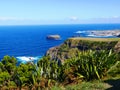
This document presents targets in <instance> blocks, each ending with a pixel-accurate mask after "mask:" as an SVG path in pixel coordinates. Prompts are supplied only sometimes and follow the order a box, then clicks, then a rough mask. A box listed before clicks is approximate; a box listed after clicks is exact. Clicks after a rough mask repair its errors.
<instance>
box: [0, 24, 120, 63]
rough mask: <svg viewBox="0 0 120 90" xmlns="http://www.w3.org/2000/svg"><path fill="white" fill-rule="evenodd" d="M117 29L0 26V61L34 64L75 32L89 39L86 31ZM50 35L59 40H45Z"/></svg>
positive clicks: (118, 26) (117, 26)
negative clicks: (9, 59)
mask: <svg viewBox="0 0 120 90" xmlns="http://www.w3.org/2000/svg"><path fill="white" fill-rule="evenodd" d="M117 29H120V24H79V25H78V24H76V25H33V26H32V25H31V26H30V25H29V26H25V25H24V26H0V59H2V58H3V57H4V56H5V55H9V56H14V57H16V58H17V60H18V62H19V63H21V62H22V63H25V62H27V61H30V58H32V60H33V61H34V62H36V61H37V60H38V59H39V58H41V57H42V56H43V55H44V54H45V53H46V51H47V50H48V49H49V48H51V47H54V46H57V45H60V44H61V43H63V42H64V41H65V40H66V39H67V38H70V37H72V36H74V35H75V32H77V31H81V36H82V37H90V35H89V33H87V32H86V31H90V30H117ZM51 34H59V35H60V36H61V39H60V40H47V39H46V36H47V35H51Z"/></svg>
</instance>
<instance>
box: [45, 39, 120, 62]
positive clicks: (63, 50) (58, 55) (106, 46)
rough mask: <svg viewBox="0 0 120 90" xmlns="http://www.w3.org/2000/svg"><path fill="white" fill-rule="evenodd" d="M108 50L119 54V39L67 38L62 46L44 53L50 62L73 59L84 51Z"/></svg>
mask: <svg viewBox="0 0 120 90" xmlns="http://www.w3.org/2000/svg"><path fill="white" fill-rule="evenodd" d="M90 49H91V50H110V49H113V50H114V51H115V52H120V38H80V37H79V38H69V39H67V40H66V41H65V42H64V43H63V44H61V45H60V46H57V47H52V48H50V49H49V50H48V51H47V52H46V56H47V55H49V56H50V58H51V60H60V61H61V62H63V61H64V60H66V59H69V58H72V57H75V56H77V55H78V53H79V52H80V51H85V50H90Z"/></svg>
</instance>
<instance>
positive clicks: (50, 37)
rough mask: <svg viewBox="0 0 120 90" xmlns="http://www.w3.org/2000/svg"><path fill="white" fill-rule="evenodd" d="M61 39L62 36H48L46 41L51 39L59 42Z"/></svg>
mask: <svg viewBox="0 0 120 90" xmlns="http://www.w3.org/2000/svg"><path fill="white" fill-rule="evenodd" d="M60 38H61V37H60V35H48V36H47V37H46V39H48V40H49V39H51V40H59V39H60Z"/></svg>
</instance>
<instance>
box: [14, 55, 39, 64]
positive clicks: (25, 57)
mask: <svg viewBox="0 0 120 90" xmlns="http://www.w3.org/2000/svg"><path fill="white" fill-rule="evenodd" d="M16 58H17V59H18V61H20V62H22V63H26V62H30V61H37V60H38V59H39V58H40V56H36V57H31V56H19V57H16Z"/></svg>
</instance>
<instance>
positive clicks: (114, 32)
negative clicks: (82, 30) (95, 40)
mask: <svg viewBox="0 0 120 90" xmlns="http://www.w3.org/2000/svg"><path fill="white" fill-rule="evenodd" d="M90 34H91V35H94V36H116V37H120V30H97V31H90Z"/></svg>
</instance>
